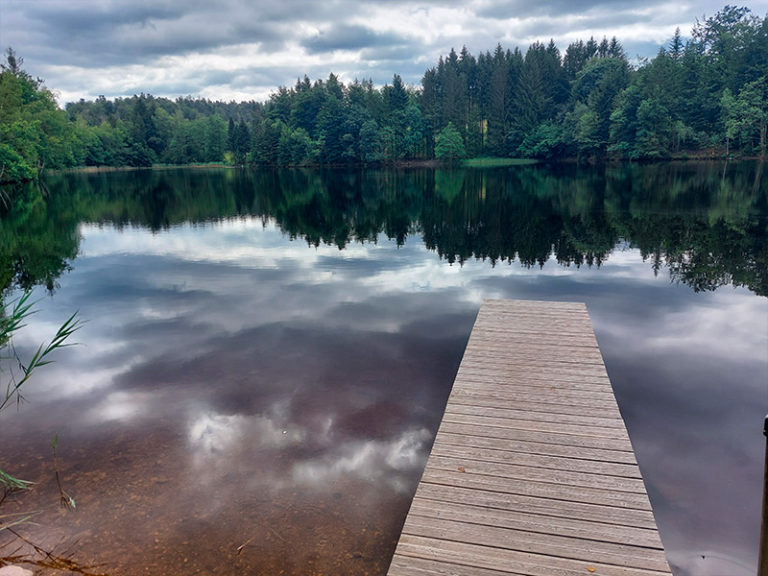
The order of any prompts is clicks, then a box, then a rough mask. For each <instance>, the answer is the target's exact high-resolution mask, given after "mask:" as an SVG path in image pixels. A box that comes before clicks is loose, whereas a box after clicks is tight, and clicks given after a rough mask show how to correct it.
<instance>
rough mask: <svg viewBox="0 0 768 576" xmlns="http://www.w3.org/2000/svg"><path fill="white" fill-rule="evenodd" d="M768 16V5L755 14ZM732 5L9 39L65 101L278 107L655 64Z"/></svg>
mask: <svg viewBox="0 0 768 576" xmlns="http://www.w3.org/2000/svg"><path fill="white" fill-rule="evenodd" d="M751 4H752V5H751V8H752V10H753V12H754V13H755V14H758V15H763V14H764V13H766V12H768V0H758V1H756V2H753V3H751ZM721 7H722V6H721V4H720V2H716V1H715V0H706V1H705V2H696V3H693V2H678V3H670V2H661V1H658V0H653V1H652V2H650V3H645V4H642V5H638V4H637V3H634V2H629V1H628V0H619V1H607V0H595V1H588V0H578V1H577V2H569V1H566V0H545V1H541V2H537V3H535V4H531V3H529V2H522V1H521V0H516V1H513V2H501V1H498V0H470V1H468V2H459V1H454V0H451V1H426V2H413V1H410V0H397V1H394V2H373V1H365V2H353V1H352V0H336V1H334V2H315V1H310V0H290V1H280V0H262V1H260V2H248V1H246V0H223V1H221V2H215V3H213V2H204V1H202V0H193V1H187V0H185V1H181V0H165V1H157V2H134V1H132V0H93V1H91V0H88V1H85V0H73V1H71V2H60V1H58V0H37V1H35V2H28V1H25V0H6V1H4V2H3V3H2V5H0V37H1V38H2V39H3V43H4V44H6V45H10V46H13V47H14V48H15V49H16V51H17V53H18V54H19V55H21V56H22V57H24V58H25V66H26V68H27V71H28V72H30V73H31V74H32V75H34V76H40V77H42V78H44V79H45V80H46V83H47V85H48V86H49V87H50V88H52V89H54V90H56V91H57V92H58V94H59V101H60V102H61V103H62V104H63V103H65V102H67V101H71V100H77V99H79V98H89V99H90V98H95V97H96V96H98V95H101V94H103V95H105V96H107V97H110V98H111V97H115V96H130V95H132V94H135V93H140V92H145V93H152V94H155V95H158V96H169V97H175V96H184V95H192V96H203V97H208V98H214V99H221V100H230V99H236V100H252V99H257V100H265V99H266V98H268V96H269V94H270V93H272V92H273V91H274V90H276V89H277V88H278V87H279V86H282V85H292V84H293V83H294V82H295V80H296V78H300V77H303V76H304V75H305V74H306V75H308V76H310V78H313V79H316V78H327V77H328V75H329V74H330V73H331V72H333V73H335V74H336V75H337V76H339V77H340V78H341V79H342V80H343V81H346V82H349V81H352V80H353V79H354V78H366V79H367V78H371V79H373V81H374V82H375V83H376V84H377V85H381V84H383V83H385V82H390V81H391V79H392V76H393V75H394V74H400V75H401V76H402V77H403V79H404V80H405V82H406V83H410V84H414V85H418V84H419V83H420V80H421V77H422V75H423V73H424V71H425V70H426V69H427V68H428V67H431V66H433V65H435V63H436V62H437V59H438V57H439V56H440V55H441V54H442V55H444V54H447V53H448V51H449V50H450V49H451V48H455V49H457V50H458V49H460V48H461V47H462V46H467V48H468V49H469V50H470V52H472V53H473V54H475V55H477V54H478V53H480V52H483V51H486V50H493V49H494V47H495V46H496V44H497V43H499V42H501V43H502V44H503V45H504V47H506V48H510V49H513V48H515V47H520V48H521V49H522V50H525V49H526V48H527V47H528V46H529V45H530V44H531V43H532V42H534V41H545V42H546V41H548V40H549V39H550V38H552V39H554V40H555V42H556V43H557V44H558V46H559V47H560V49H561V50H563V51H564V50H565V48H566V47H567V45H568V44H569V43H570V42H572V41H575V40H578V39H584V40H586V39H588V38H589V37H590V36H594V37H595V38H598V39H600V38H602V37H603V36H608V37H611V36H614V35H615V36H616V37H617V38H618V39H619V40H620V41H621V42H622V43H623V44H624V46H625V48H626V51H627V53H628V55H629V56H630V57H633V58H634V57H636V56H641V57H642V56H645V57H652V56H654V55H655V53H656V52H657V51H658V48H659V46H660V45H661V44H664V43H665V42H667V41H668V40H669V39H670V38H671V37H672V35H673V33H674V30H675V28H677V27H680V28H681V31H682V32H683V34H686V33H687V32H688V31H689V30H690V27H691V26H692V25H693V23H694V21H695V19H696V18H700V17H702V16H703V15H704V14H709V15H712V14H714V13H715V12H717V11H718V10H719V9H721Z"/></svg>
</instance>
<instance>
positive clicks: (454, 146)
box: [435, 122, 466, 160]
mask: <svg viewBox="0 0 768 576" xmlns="http://www.w3.org/2000/svg"><path fill="white" fill-rule="evenodd" d="M464 156H466V151H465V150H464V141H463V140H462V138H461V134H459V131H458V130H456V127H455V126H454V125H453V122H449V123H448V125H447V126H446V127H445V128H443V129H442V130H441V131H440V133H439V134H438V135H437V137H436V138H435V157H436V158H439V159H440V160H458V159H459V158H464Z"/></svg>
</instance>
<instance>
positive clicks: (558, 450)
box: [435, 424, 637, 466]
mask: <svg viewBox="0 0 768 576" xmlns="http://www.w3.org/2000/svg"><path fill="white" fill-rule="evenodd" d="M462 432H463V430H461V429H458V430H457V429H456V428H455V427H452V425H450V424H447V425H446V426H444V427H441V428H440V436H439V437H438V438H437V439H436V440H435V446H440V445H441V444H438V442H439V443H443V442H445V443H446V444H448V445H450V446H452V447H456V448H458V449H460V448H464V447H467V448H491V449H499V445H500V443H499V439H498V438H494V437H490V436H485V435H483V436H476V435H473V434H465V433H462ZM534 438H535V436H534ZM535 439H536V438H535ZM536 440H538V439H536ZM566 440H567V439H566ZM502 445H503V448H502V450H503V451H505V452H512V453H515V454H527V455H531V456H537V455H538V456H557V457H561V458H572V459H574V460H595V461H598V462H613V463H616V464H632V465H633V466H636V465H637V461H636V460H635V455H634V453H632V452H629V451H626V450H610V449H603V448H592V447H589V448H585V447H582V446H573V445H569V444H567V443H565V442H564V443H563V444H555V443H543V442H539V441H532V442H529V441H526V440H506V441H505V442H504V443H503V444H502Z"/></svg>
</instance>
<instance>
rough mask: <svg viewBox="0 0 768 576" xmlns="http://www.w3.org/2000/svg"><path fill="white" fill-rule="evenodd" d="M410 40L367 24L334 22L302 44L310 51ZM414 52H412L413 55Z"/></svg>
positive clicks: (375, 45) (353, 47)
mask: <svg viewBox="0 0 768 576" xmlns="http://www.w3.org/2000/svg"><path fill="white" fill-rule="evenodd" d="M409 42H410V41H409V40H407V39H406V38H404V37H402V36H398V35H396V34H389V33H387V34H381V33H378V32H375V31H373V30H371V29H370V28H366V27H365V26H357V25H347V24H334V25H332V26H331V27H330V28H328V29H327V30H323V31H321V32H320V33H319V34H317V35H316V36H312V37H310V38H307V39H305V40H304V41H303V42H302V45H303V46H304V47H305V48H307V50H308V51H309V52H310V53H317V52H331V51H334V50H359V49H361V48H371V47H374V48H376V49H378V48H379V47H392V46H402V45H403V44H405V43H409ZM412 54H413V53H411V55H412Z"/></svg>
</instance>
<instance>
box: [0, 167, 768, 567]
mask: <svg viewBox="0 0 768 576" xmlns="http://www.w3.org/2000/svg"><path fill="white" fill-rule="evenodd" d="M723 168H724V167H723V166H721V165H714V164H707V165H700V164H687V165H665V166H650V167H631V168H621V169H611V168H609V169H607V170H606V169H599V168H591V169H577V168H565V169H550V168H546V167H520V168H514V169H511V170H493V171H437V172H435V171H408V172H388V171H379V172H366V173H343V172H329V173H321V172H312V171H283V172H258V173H249V172H239V171H235V170H229V171H202V170H188V171H155V172H140V173H129V174H119V173H118V174H108V175H59V176H56V177H52V178H50V179H49V181H48V182H47V185H48V189H49V192H50V195H49V196H47V197H39V194H38V193H36V192H35V191H34V190H30V191H28V192H27V195H26V196H25V198H26V200H25V204H24V209H23V210H22V209H20V208H17V209H16V211H10V212H9V213H7V214H6V215H5V216H4V218H3V220H2V228H0V238H3V239H4V245H5V246H6V252H5V254H3V260H0V262H5V263H8V262H20V261H21V262H23V263H24V266H21V267H19V266H16V268H14V270H16V269H18V268H21V269H22V271H21V272H20V273H15V275H14V276H13V279H12V280H11V282H13V283H14V284H15V285H19V284H21V285H32V284H35V283H41V284H42V286H40V287H38V288H37V289H36V291H37V295H38V297H40V298H41V300H40V302H39V304H38V308H39V310H40V311H39V313H38V314H36V315H35V316H34V317H33V318H31V319H30V322H29V326H28V328H27V329H26V330H25V331H24V332H23V333H22V334H20V335H19V337H18V338H17V339H16V341H15V345H16V347H17V349H18V350H19V352H20V354H22V356H24V355H25V354H28V353H29V351H30V350H31V349H32V347H33V346H34V345H35V344H36V343H37V342H39V341H40V340H42V339H45V338H46V337H50V335H51V334H52V333H53V332H54V331H55V328H56V325H57V323H60V322H61V321H63V319H65V318H66V317H67V316H68V315H69V314H70V313H71V312H72V311H74V310H79V316H80V318H82V319H83V320H85V324H84V325H83V326H82V328H81V330H80V331H79V332H78V333H77V336H76V341H77V342H78V343H79V344H78V345H77V346H74V347H71V348H69V349H67V350H65V351H60V352H59V353H57V357H56V360H57V361H56V363H55V364H53V365H51V366H47V367H44V368H42V369H41V370H40V372H39V374H37V377H36V379H35V381H34V384H31V385H30V386H29V387H28V388H27V390H26V393H25V396H26V400H27V401H26V402H25V403H24V404H22V406H21V407H20V409H19V410H18V411H16V410H15V409H12V410H8V411H6V412H4V413H3V414H2V417H0V468H2V469H4V470H7V471H12V472H13V473H14V475H16V476H18V477H22V478H25V479H29V480H34V481H36V482H37V483H38V484H37V485H36V486H35V489H34V490H33V491H32V492H31V493H29V494H22V495H16V496H14V498H13V500H12V501H10V502H6V503H4V504H3V512H4V513H10V512H13V511H17V510H18V511H22V510H30V509H35V510H40V514H39V515H38V516H37V517H36V519H35V521H36V525H31V524H29V525H24V526H22V527H20V528H19V531H20V532H22V534H23V535H24V536H25V537H26V538H28V539H29V540H30V541H34V542H36V543H40V544H42V545H43V546H45V547H47V548H52V549H54V550H55V551H56V552H58V553H60V554H65V555H66V554H68V553H71V554H72V558H73V559H75V560H76V561H77V562H79V563H80V564H81V565H87V566H93V565H96V566H97V567H96V568H93V569H91V572H102V573H109V574H139V573H147V574H242V573H244V572H247V573H253V574H371V575H382V574H385V573H386V569H387V566H388V563H389V559H390V557H391V554H392V552H393V550H394V546H395V543H396V541H397V537H398V535H399V530H400V526H401V525H402V522H403V521H404V519H405V514H406V513H407V510H408V506H409V504H410V499H411V497H412V494H413V491H414V490H415V486H416V483H417V482H418V479H419V477H420V474H421V470H422V468H423V465H424V462H425V460H426V456H427V454H428V452H429V448H430V445H431V442H432V439H433V437H434V434H435V432H436V430H437V426H438V424H439V420H440V417H441V413H442V408H443V406H444V404H445V400H446V398H447V395H448V393H449V391H450V386H451V383H452V381H453V377H454V375H455V372H456V369H457V368H458V365H459V362H460V360H461V354H462V352H463V348H464V345H465V343H466V340H467V338H468V336H469V332H470V330H471V327H472V323H473V321H474V316H475V314H476V313H477V310H478V308H479V306H480V304H481V302H482V299H483V298H525V299H539V300H541V299H544V300H549V299H551V300H577V301H585V302H586V303H587V306H588V309H589V311H590V315H591V317H592V320H593V323H594V326H595V330H596V334H597V337H598V340H599V343H600V346H601V350H602V353H603V356H604V360H605V364H606V367H607V369H608V373H609V375H610V377H611V380H612V383H613V385H614V388H615V391H616V396H617V399H618V401H619V406H620V408H621V410H622V414H623V415H624V417H625V419H626V422H627V426H628V429H629V432H630V436H631V438H632V441H633V444H634V446H635V449H636V452H637V456H638V460H639V463H640V467H641V471H642V472H643V475H644V478H645V481H646V485H647V488H648V491H649V494H650V497H651V501H652V504H653V506H654V510H655V512H656V516H657V520H658V523H659V527H660V531H661V535H662V538H663V540H664V544H665V546H666V548H667V552H668V557H669V560H670V563H671V564H672V566H673V569H674V570H675V573H676V574H677V575H684V574H713V575H714V574H721V573H724V572H727V573H729V574H734V575H737V576H739V575H741V574H744V575H746V574H752V573H753V571H754V566H755V564H756V559H757V538H758V534H759V512H760V511H759V505H758V504H757V503H759V501H760V485H761V476H762V465H763V463H762V453H763V449H764V445H763V441H764V439H763V437H762V434H761V430H762V421H763V416H764V414H765V412H766V411H767V409H768V384H767V383H768V300H767V299H766V297H765V294H766V278H765V272H764V270H765V269H766V265H767V264H768V250H767V248H766V246H767V245H768V243H766V237H765V231H766V221H767V216H766V214H768V209H766V204H767V202H768V200H766V195H767V194H766V186H765V184H764V183H763V179H762V178H761V174H760V173H759V172H758V171H757V169H756V167H755V166H754V165H749V164H743V165H730V166H728V167H726V168H725V170H723ZM36 194H38V195H36ZM598 264H599V265H598ZM70 268H71V269H70ZM46 284H48V285H49V287H52V288H54V290H53V293H52V295H51V296H48V295H47V293H46V290H45V288H44V286H45V285H46ZM16 293H18V292H16ZM13 294H14V293H9V294H8V295H7V296H6V301H7V300H9V299H12V298H13ZM54 434H57V435H58V439H59V443H58V449H57V458H55V459H54V457H53V454H52V450H51V447H50V443H51V438H52V437H53V435H54ZM55 469H58V470H59V473H60V478H61V480H62V487H63V489H64V490H65V491H66V492H67V493H68V494H71V495H72V496H73V497H74V498H75V500H76V502H77V508H76V510H74V511H66V510H64V509H62V508H60V507H59V506H58V500H59V490H58V487H57V485H56V481H55V476H54V470H55ZM3 543H6V546H5V547H4V548H2V549H0V552H2V553H5V554H6V555H10V553H9V552H8V551H9V550H11V551H13V550H15V549H16V546H17V544H18V540H17V539H15V538H13V537H11V536H9V535H6V534H3V533H2V532H0V546H2V545H3ZM22 552H29V549H28V548H27V549H24V550H22Z"/></svg>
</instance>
